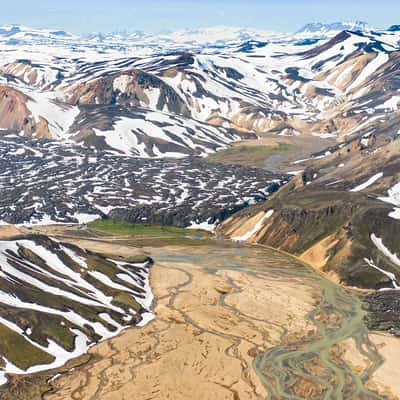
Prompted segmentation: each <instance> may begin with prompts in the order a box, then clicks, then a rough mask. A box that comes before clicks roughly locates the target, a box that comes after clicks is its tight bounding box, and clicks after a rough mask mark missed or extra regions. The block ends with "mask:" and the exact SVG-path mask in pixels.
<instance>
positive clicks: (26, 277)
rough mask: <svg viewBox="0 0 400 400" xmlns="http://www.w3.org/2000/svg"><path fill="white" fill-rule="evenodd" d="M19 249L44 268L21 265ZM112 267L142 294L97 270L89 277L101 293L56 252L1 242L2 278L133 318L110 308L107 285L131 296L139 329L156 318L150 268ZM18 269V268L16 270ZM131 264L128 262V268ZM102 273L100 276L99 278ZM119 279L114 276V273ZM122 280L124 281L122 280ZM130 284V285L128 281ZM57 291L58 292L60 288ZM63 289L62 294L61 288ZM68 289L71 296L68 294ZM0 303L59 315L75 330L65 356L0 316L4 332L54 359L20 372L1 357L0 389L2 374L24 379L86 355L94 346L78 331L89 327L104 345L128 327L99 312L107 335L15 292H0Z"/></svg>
mask: <svg viewBox="0 0 400 400" xmlns="http://www.w3.org/2000/svg"><path fill="white" fill-rule="evenodd" d="M53 241H54V243H55V245H56V246H57V245H58V246H59V249H60V250H62V251H64V253H66V255H67V256H69V257H70V258H71V259H72V260H73V261H74V262H76V263H77V264H79V265H80V266H81V267H82V268H83V269H84V270H87V269H88V265H87V263H86V259H85V258H84V257H83V256H81V255H79V254H77V253H75V251H73V250H72V249H69V248H67V247H65V246H63V245H61V244H59V242H57V241H55V240H53ZM20 246H22V247H23V248H25V249H29V250H30V251H31V252H32V253H34V254H36V255H37V256H38V257H40V258H41V259H42V260H43V261H44V262H45V264H44V265H46V267H45V266H44V265H36V264H33V263H32V262H31V261H28V260H24V261H20V260H19V258H18V257H17V256H14V254H18V249H19V247H20ZM109 261H110V262H112V263H113V264H115V266H116V268H117V269H119V270H120V274H123V275H124V276H126V277H127V278H128V279H129V280H130V281H132V282H133V283H134V285H135V286H137V287H138V288H140V290H141V291H140V292H136V291H134V290H133V289H131V288H130V287H127V286H123V285H121V284H118V283H116V282H114V281H112V280H111V279H110V278H108V277H107V278H106V279H105V278H104V276H103V274H101V275H100V276H97V275H96V274H95V271H91V273H92V276H93V277H94V278H95V279H97V280H99V281H100V282H101V286H100V288H98V287H96V286H95V284H94V282H90V281H88V280H86V279H85V278H84V276H83V275H81V274H80V273H79V272H76V271H75V270H74V269H73V268H72V267H70V266H69V265H68V264H66V263H65V259H64V258H63V257H61V256H60V254H59V253H58V248H56V250H54V252H53V250H52V251H50V250H49V249H47V248H45V247H44V246H42V245H39V244H37V243H36V242H35V241H33V240H19V241H0V277H1V278H3V279H7V280H10V282H12V281H13V280H14V279H17V280H18V281H21V282H25V283H26V284H27V286H33V287H34V288H35V289H36V290H39V291H42V292H44V293H51V294H52V295H54V296H60V297H62V298H65V299H69V300H72V301H74V302H78V303H80V304H84V305H86V306H88V307H90V306H94V307H103V308H107V309H109V310H110V311H111V310H112V311H114V312H116V313H119V314H121V315H122V316H123V319H124V320H125V321H129V320H131V319H132V315H134V314H136V312H135V311H134V310H129V311H128V310H124V309H122V308H121V307H118V306H115V305H114V304H112V302H113V296H110V295H109V294H107V293H104V292H103V290H104V289H102V286H103V285H105V286H109V287H111V288H114V289H118V290H120V291H122V292H127V293H130V294H131V295H132V296H133V297H134V298H135V300H136V301H137V302H138V303H139V304H141V305H142V307H143V308H144V309H145V310H147V311H146V312H145V313H143V314H142V320H141V322H140V324H138V325H139V326H144V325H145V324H146V323H147V322H149V321H150V320H152V319H153V318H154V315H153V314H152V313H151V312H150V307H151V304H152V301H153V294H152V291H151V288H150V282H149V276H148V275H149V274H148V271H145V270H144V268H146V267H148V263H147V262H145V263H140V264H132V266H134V267H135V270H132V269H130V268H129V269H128V267H127V263H123V262H119V261H115V260H111V259H110V260H109ZM16 264H18V268H17V267H16ZM128 264H129V263H128ZM32 269H34V270H35V272H36V273H39V274H40V275H41V276H43V278H44V279H43V280H42V279H40V280H39V279H37V278H35V275H32V274H30V271H31V270H32ZM99 274H100V273H99ZM117 277H119V276H118V274H117ZM49 279H50V280H51V282H52V284H51V285H50V284H48V283H46V280H49ZM125 281H126V280H125ZM128 283H129V282H128ZM58 286H60V287H58ZM62 288H64V289H62ZM68 288H71V289H72V290H71V291H68ZM0 303H1V304H3V305H6V306H9V307H14V308H19V309H25V310H33V311H35V312H39V313H45V314H47V315H49V316H52V315H54V316H59V317H62V318H64V319H65V320H66V321H69V322H70V323H72V324H74V325H75V326H76V328H71V329H70V331H71V332H72V333H73V334H74V335H75V348H74V350H73V351H71V352H69V351H67V350H65V349H64V348H62V347H61V346H60V345H58V344H57V343H55V342H54V341H53V340H51V339H48V340H47V342H48V345H47V346H46V347H45V346H42V345H40V344H38V343H37V342H35V341H34V340H33V339H31V337H30V336H31V334H32V330H31V329H30V328H28V329H26V330H24V329H21V328H20V327H19V326H18V325H17V324H15V323H13V322H11V321H9V320H7V319H5V318H2V317H0V324H3V325H4V326H6V327H8V328H9V329H11V330H12V331H14V332H15V333H17V334H18V335H21V336H23V338H24V339H25V340H26V341H28V342H29V343H30V344H31V345H32V346H34V347H36V348H39V349H40V350H42V351H44V352H46V353H48V354H50V355H51V356H53V357H54V360H53V361H52V362H51V363H50V364H46V365H35V366H32V367H30V368H28V369H27V370H22V369H20V368H19V367H17V366H16V365H14V364H13V363H12V362H11V361H10V360H7V359H6V358H5V357H4V356H3V357H2V356H1V355H0V359H1V358H2V359H3V361H4V364H5V367H3V368H0V385H2V384H5V383H6V382H7V379H6V377H5V374H7V373H10V374H18V375H20V374H27V373H34V372H40V371H44V370H49V369H53V368H57V367H60V366H62V365H64V364H65V363H66V362H67V361H68V360H70V359H72V358H76V357H78V356H80V355H82V354H84V353H85V352H86V351H87V349H88V348H89V347H90V346H91V345H93V344H94V343H93V342H92V343H91V341H90V340H89V338H88V337H87V336H86V335H85V334H84V333H83V332H82V331H81V330H80V328H84V327H91V328H92V329H93V331H94V332H96V334H97V335H99V336H100V338H101V340H105V339H108V338H111V337H113V336H115V335H117V334H118V333H119V332H120V331H121V330H123V329H125V328H127V327H129V325H127V326H123V325H120V324H119V323H117V322H116V321H114V320H113V319H112V318H111V316H110V315H109V314H108V313H106V312H103V313H102V314H101V315H99V317H100V318H101V319H103V320H104V321H105V322H107V323H108V324H110V325H111V326H114V327H115V328H116V329H115V330H110V329H109V328H108V327H106V326H105V325H103V324H102V323H101V322H93V321H89V320H87V319H86V318H84V317H83V316H81V315H79V314H78V312H75V311H74V310H72V309H68V308H66V309H57V308H51V307H49V306H46V305H41V304H38V303H35V302H32V301H29V298H27V299H20V298H19V297H18V296H17V295H16V294H15V293H8V292H6V291H3V290H1V291H0Z"/></svg>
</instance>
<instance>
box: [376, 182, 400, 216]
mask: <svg viewBox="0 0 400 400" xmlns="http://www.w3.org/2000/svg"><path fill="white" fill-rule="evenodd" d="M379 200H382V201H384V202H386V203H390V204H393V205H395V206H396V208H395V209H394V210H393V211H392V212H391V213H389V217H391V218H393V219H400V182H399V183H397V184H396V185H394V186H393V187H392V188H390V189H389V190H388V196H387V197H380V198H379Z"/></svg>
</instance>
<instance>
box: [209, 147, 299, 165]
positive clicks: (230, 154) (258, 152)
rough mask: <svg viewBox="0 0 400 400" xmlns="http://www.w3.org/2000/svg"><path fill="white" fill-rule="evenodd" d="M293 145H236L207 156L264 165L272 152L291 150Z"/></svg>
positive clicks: (228, 161) (224, 162)
mask: <svg viewBox="0 0 400 400" xmlns="http://www.w3.org/2000/svg"><path fill="white" fill-rule="evenodd" d="M290 149H291V146H290V145H289V144H285V143H279V145H278V146H275V147H273V146H263V145H243V144H241V145H236V146H235V145H234V146H232V147H230V148H229V149H226V150H221V151H218V152H217V153H215V154H211V155H210V156H208V157H207V158H206V160H208V161H210V162H218V163H223V164H238V165H247V166H258V167H262V166H263V163H264V161H265V160H266V159H267V158H268V157H270V156H271V155H272V154H275V153H280V152H284V151H289V150H290Z"/></svg>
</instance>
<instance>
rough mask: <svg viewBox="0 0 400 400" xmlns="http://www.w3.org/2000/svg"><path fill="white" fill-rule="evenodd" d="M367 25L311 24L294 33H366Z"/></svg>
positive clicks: (349, 23) (343, 23)
mask: <svg viewBox="0 0 400 400" xmlns="http://www.w3.org/2000/svg"><path fill="white" fill-rule="evenodd" d="M368 30H369V26H368V23H366V22H363V21H353V22H332V23H327V24H325V23H322V22H311V23H309V24H306V25H304V26H303V27H302V28H301V29H300V30H299V31H297V32H296V33H329V32H340V31H368Z"/></svg>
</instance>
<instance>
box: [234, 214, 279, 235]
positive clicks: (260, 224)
mask: <svg viewBox="0 0 400 400" xmlns="http://www.w3.org/2000/svg"><path fill="white" fill-rule="evenodd" d="M273 213H274V210H268V211H267V212H266V213H265V215H264V216H263V217H262V218H261V219H260V220H259V221H258V222H257V223H256V224H255V225H254V227H253V228H252V229H251V230H249V231H248V232H246V233H245V234H244V235H242V236H235V237H233V238H232V240H234V241H235V242H245V241H246V240H249V239H250V238H251V237H252V236H253V235H255V234H257V233H258V232H259V231H260V230H261V228H262V227H263V225H264V222H265V221H266V220H267V219H268V218H270V217H271V216H272V214H273Z"/></svg>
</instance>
